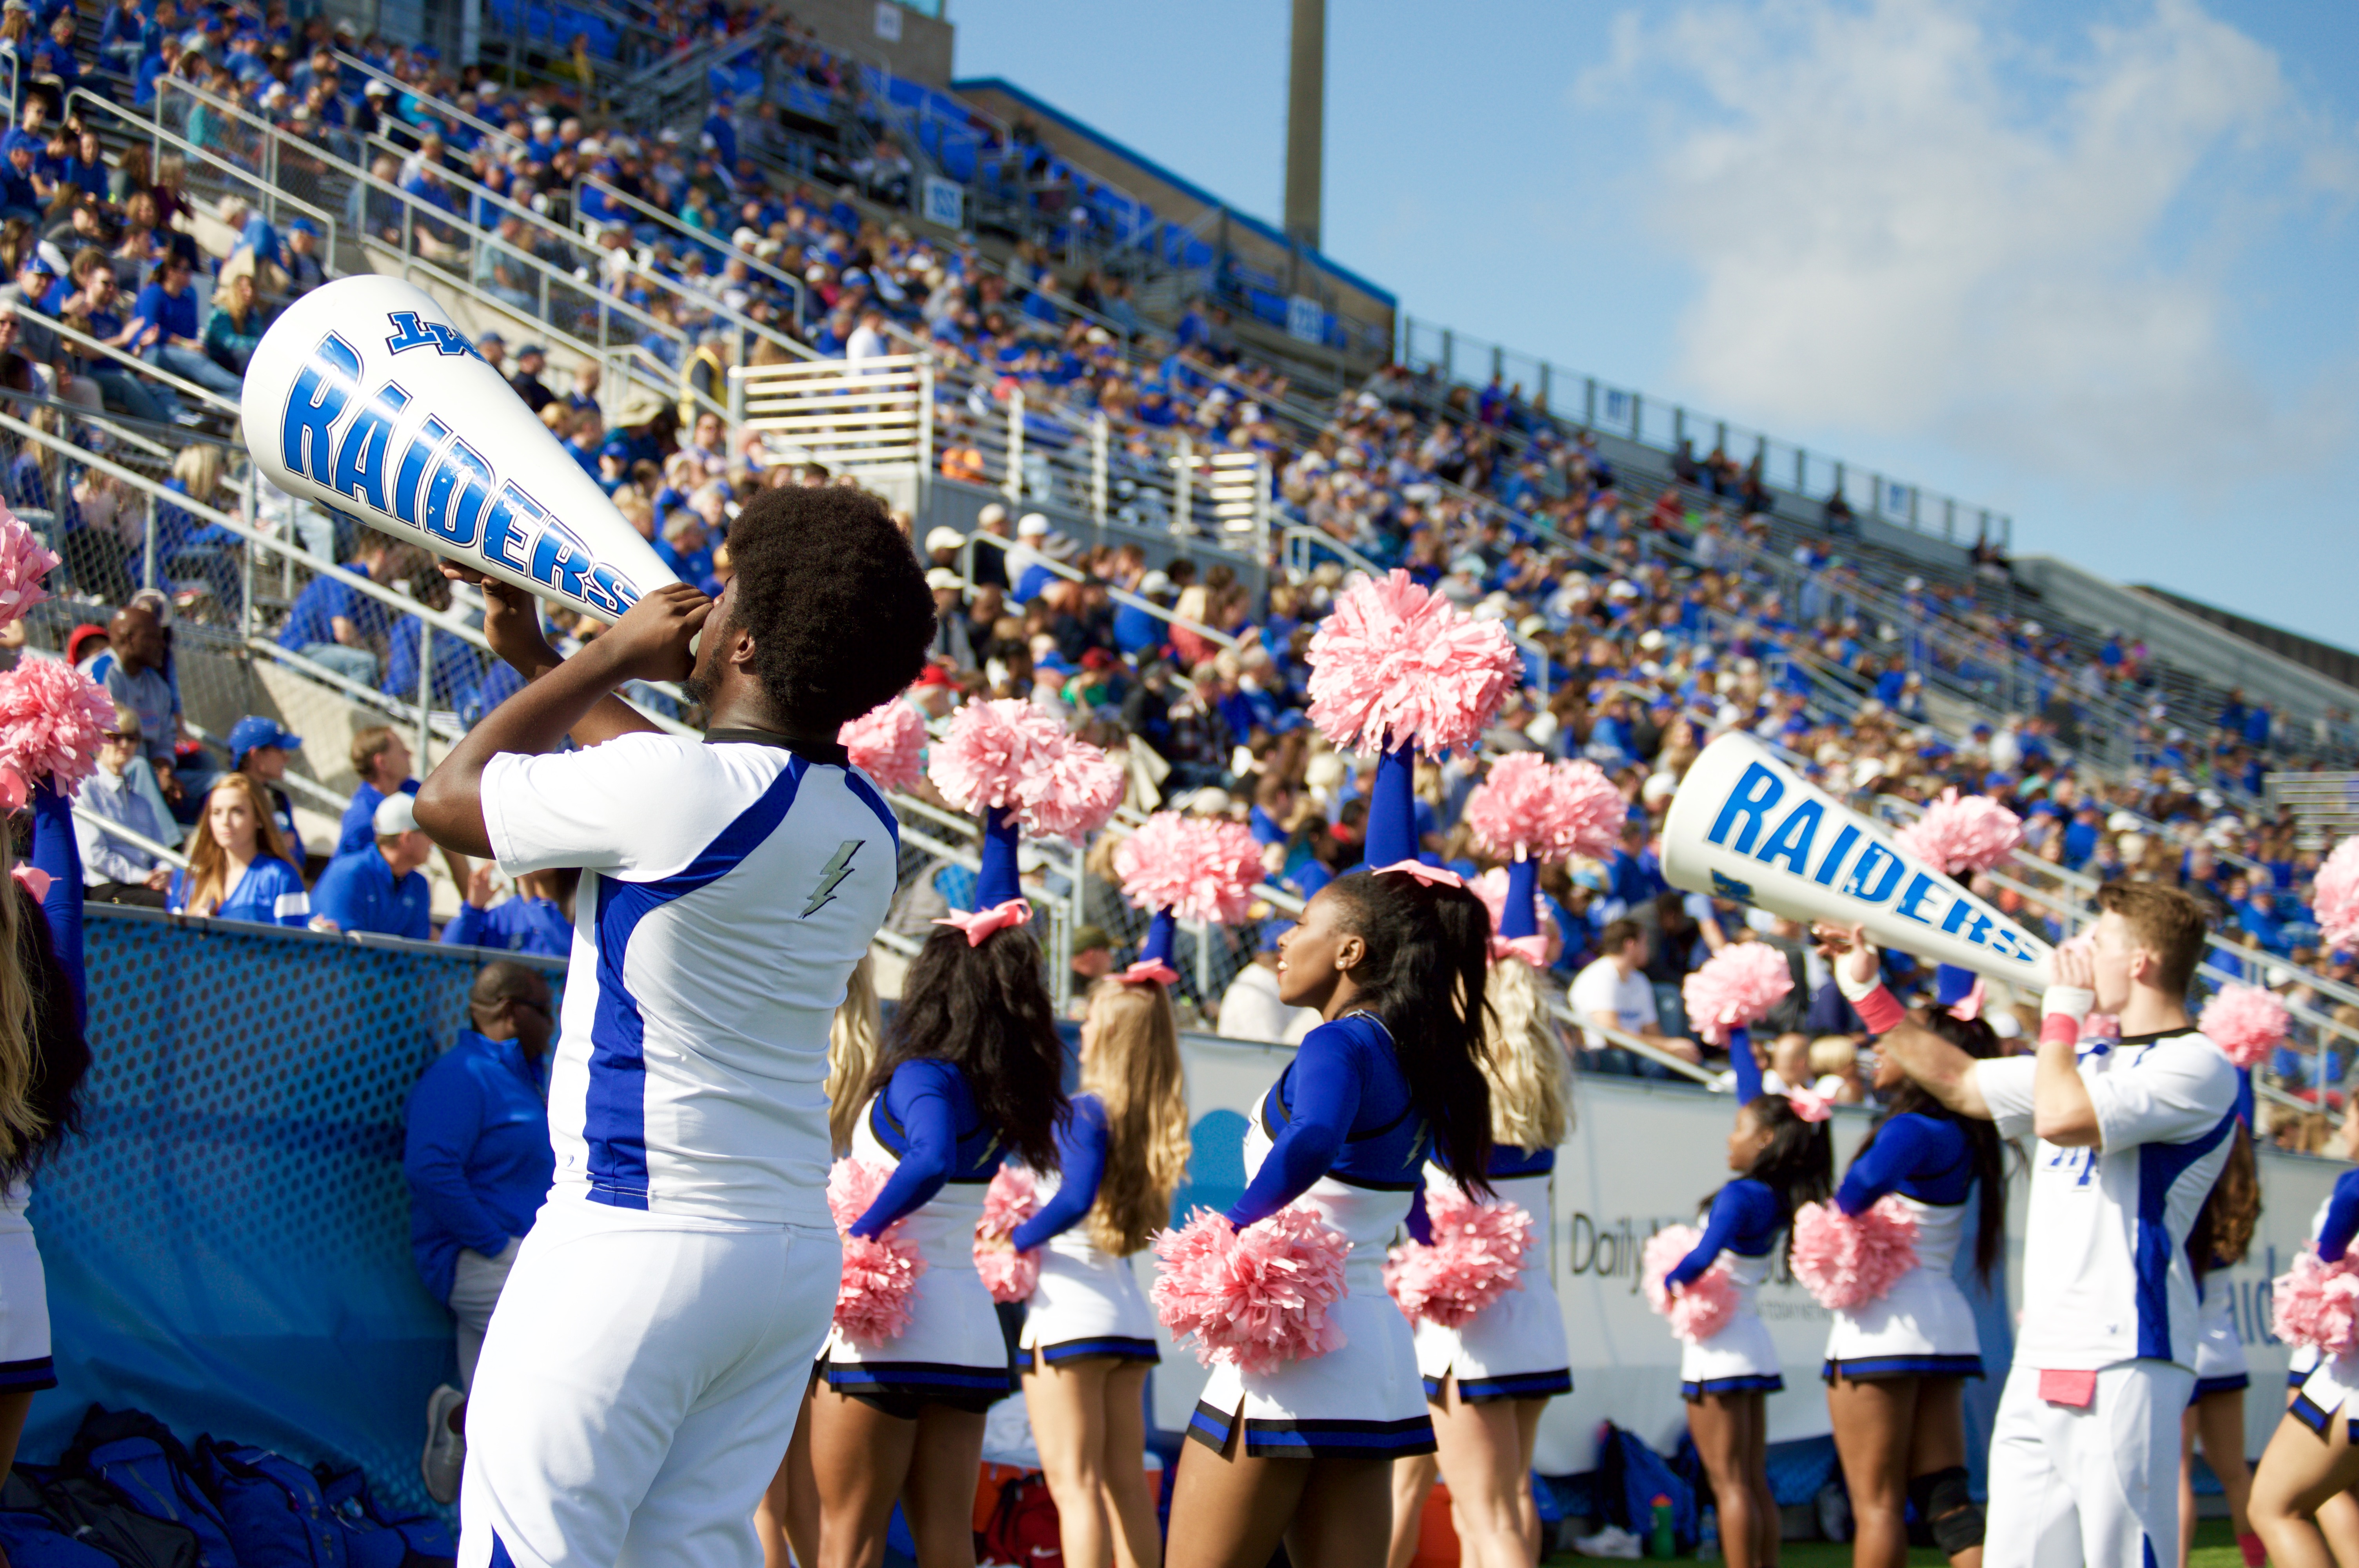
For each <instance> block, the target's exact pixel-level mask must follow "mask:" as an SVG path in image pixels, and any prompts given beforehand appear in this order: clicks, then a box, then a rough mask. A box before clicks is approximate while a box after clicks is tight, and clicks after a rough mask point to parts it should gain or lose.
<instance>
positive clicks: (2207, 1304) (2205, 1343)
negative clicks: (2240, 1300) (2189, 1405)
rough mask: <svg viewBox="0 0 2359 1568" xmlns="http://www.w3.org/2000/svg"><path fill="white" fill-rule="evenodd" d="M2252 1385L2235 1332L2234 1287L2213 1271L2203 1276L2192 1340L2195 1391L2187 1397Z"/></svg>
mask: <svg viewBox="0 0 2359 1568" xmlns="http://www.w3.org/2000/svg"><path fill="white" fill-rule="evenodd" d="M2252 1386H2253V1373H2252V1368H2250V1367H2249V1366H2248V1365H2247V1364H2246V1363H2245V1341H2244V1339H2243V1338H2242V1337H2241V1336H2239V1335H2238V1334H2237V1333H2236V1287H2235V1286H2234V1285H2233V1284H2231V1283H2229V1281H2227V1280H2226V1279H2224V1278H2223V1277H2222V1276H2221V1275H2220V1274H2219V1273H2217V1272H2216V1271H2215V1272H2213V1273H2210V1274H2206V1275H2204V1276H2203V1294H2202V1315H2201V1326H2200V1328H2199V1330H2198V1333H2197V1336H2196V1340H2195V1391H2194V1393H2193V1394H2191V1395H2190V1396H2189V1398H2190V1400H2200V1399H2201V1398H2202V1397H2203V1396H2204V1395H2206V1394H2223V1393H2227V1392H2229V1391H2230V1390H2234V1389H2249V1388H2251V1387H2252Z"/></svg>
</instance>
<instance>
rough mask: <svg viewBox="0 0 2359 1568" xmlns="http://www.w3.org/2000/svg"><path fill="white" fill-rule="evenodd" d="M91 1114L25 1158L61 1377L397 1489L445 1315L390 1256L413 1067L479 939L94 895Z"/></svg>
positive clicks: (415, 1479) (184, 1429) (464, 977)
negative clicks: (330, 931)
mask: <svg viewBox="0 0 2359 1568" xmlns="http://www.w3.org/2000/svg"><path fill="white" fill-rule="evenodd" d="M90 916H91V918H90V920H89V923H88V926H87V931H88V952H89V967H90V974H91V978H92V984H91V999H90V1000H91V1010H90V1013H91V1016H90V1042H91V1049H92V1058H93V1063H92V1069H91V1075H90V1077H89V1079H88V1081H87V1084H86V1086H85V1087H84V1088H83V1091H82V1106H83V1115H84V1119H85V1134H84V1136H83V1137H82V1138H80V1139H77V1140H73V1141H69V1142H68V1143H67V1144H66V1145H65V1147H64V1148H63V1150H62V1151H61V1152H60V1155H59V1157H58V1158H57V1160H56V1162H54V1163H53V1164H52V1165H50V1166H49V1168H48V1169H46V1170H44V1171H43V1172H42V1173H41V1174H40V1175H39V1176H38V1178H37V1179H36V1181H35V1183H34V1188H33V1202H32V1211H31V1212H32V1218H33V1224H34V1228H35V1232H36V1234H37V1235H38V1238H39V1240H40V1248H41V1259H42V1262H43V1265H44V1267H45V1268H46V1270H47V1271H48V1275H49V1314H50V1323H51V1334H52V1336H53V1339H54V1341H55V1346H56V1356H57V1365H58V1378H59V1387H58V1388H56V1389H55V1390H50V1391H49V1392H46V1393H42V1394H40V1395H38V1396H37V1397H36V1398H35V1399H34V1400H33V1411H32V1419H31V1421H30V1422H29V1424H28V1427H27V1433H26V1435H25V1440H24V1444H23V1453H24V1454H25V1455H26V1456H27V1457H28V1458H34V1459H48V1458H51V1457H54V1456H55V1455H56V1454H58V1453H59V1452H60V1450H61V1449H62V1448H63V1447H64V1446H65V1444H66V1443H67V1441H68V1440H69V1439H70V1438H71V1435H72V1433H73V1430H74V1428H75V1426H76V1425H77V1424H78V1423H79V1422H81V1420H82V1412H83V1411H85V1410H86V1409H87V1408H88V1407H89V1405H90V1404H91V1402H92V1401H93V1400H96V1401H99V1402H102V1403H104V1404H106V1405H109V1406H112V1407H116V1408H120V1407H123V1406H126V1405H129V1406H136V1407H138V1408H140V1409H143V1410H146V1411H149V1412H150V1413H152V1414H154V1415H156V1416H158V1418H160V1419H161V1420H162V1421H164V1422H166V1423H167V1424H168V1425H169V1426H170V1427H171V1428H172V1429H173V1430H174V1431H175V1432H177V1433H179V1434H180V1435H181V1436H182V1437H183V1438H193V1437H194V1436H196V1435H197V1434H198V1433H206V1432H210V1433H214V1434H216V1435H219V1436H224V1437H235V1438H238V1439H240V1440H243V1441H245V1442H248V1443H255V1444H261V1445H263V1446H265V1447H267V1448H272V1449H276V1450H277V1451H278V1452H280V1453H282V1454H287V1455H288V1457H290V1458H294V1459H299V1460H301V1461H303V1462H304V1463H306V1464H309V1463H310V1462H312V1461H315V1460H320V1459H330V1460H333V1461H335V1462H337V1463H339V1464H342V1465H360V1466H362V1467H363V1468H364V1470H366V1471H367V1473H368V1476H369V1480H370V1483H371V1485H372V1486H373V1487H375V1489H376V1491H377V1495H378V1496H379V1497H380V1498H384V1499H385V1500H386V1501H387V1502H389V1503H392V1504H394V1505H396V1506H397V1507H399V1508H401V1509H404V1510H406V1511H422V1510H425V1509H429V1508H430V1507H431V1505H430V1504H429V1501H428V1499H427V1498H426V1495H425V1491H424V1488H423V1487H422V1485H421V1483H420V1481H419V1473H418V1452H419V1444H420V1443H421V1442H422V1440H423V1438H424V1433H425V1416H426V1400H427V1396H428V1394H429V1392H430V1391H431V1390H432V1389H433V1388H434V1386H435V1384H436V1383H438V1382H441V1381H445V1380H450V1381H455V1380H456V1358H455V1353H454V1350H453V1347H452V1343H451V1318H450V1314H448V1312H446V1311H445V1310H444V1309H443V1307H442V1306H441V1304H440V1303H437V1302H436V1301H435V1300H434V1299H433V1298H432V1297H431V1296H429V1295H428V1294H427V1292H426V1289H425V1287H424V1286H423V1285H422V1284H420V1283H419V1279H418V1275H417V1272H416V1271H415V1269H414V1268H413V1266H412V1264H411V1261H410V1251H409V1192H408V1185H407V1184H405V1183H404V1182H403V1180H402V1175H401V1148H402V1109H403V1107H404V1105H405V1104H406V1102H407V1101H408V1096H409V1090H410V1087H411V1086H412V1085H413V1084H415V1083H416V1082H417V1080H418V1076H419V1073H421V1072H422V1071H424V1069H425V1067H426V1065H427V1064H428V1063H429V1062H430V1061H432V1060H433V1059H434V1057H435V1055H436V1054H438V1053H440V1051H441V1050H443V1049H444V1048H446V1047H447V1046H448V1045H449V1044H451V1040H452V1038H453V1036H454V1034H455V1032H456V1031H457V1030H458V1029H459V1028H460V1027H461V1026H462V1024H463V1023H464V1022H465V1020H466V991H467V987H468V984H469V983H470V982H471V981H472V980H473V977H474V973H475V970H476V968H478V967H479V966H480V965H481V964H482V963H483V962H484V960H485V959H486V958H488V957H511V955H507V954H499V955H491V954H486V953H484V952H482V951H480V950H477V949H474V948H462V947H451V948H435V947H430V946H424V945H421V944H413V943H394V942H382V941H370V942H366V943H356V942H354V941H352V940H350V939H347V938H342V937H332V936H317V935H311V934H310V933H308V932H295V931H275V930H270V929H267V928H264V927H258V926H246V925H204V924H201V923H188V924H183V923H179V922H175V921H172V920H169V919H167V918H165V917H163V916H160V915H154V914H147V912H144V911H128V910H115V909H111V908H104V907H101V906H95V905H93V906H92V908H91V910H90Z"/></svg>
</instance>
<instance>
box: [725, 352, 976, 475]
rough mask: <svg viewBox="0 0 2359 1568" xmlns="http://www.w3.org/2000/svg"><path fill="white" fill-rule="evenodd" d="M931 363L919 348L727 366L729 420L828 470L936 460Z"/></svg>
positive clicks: (921, 468) (927, 464)
mask: <svg viewBox="0 0 2359 1568" xmlns="http://www.w3.org/2000/svg"><path fill="white" fill-rule="evenodd" d="M933 406H934V369H933V362H932V360H931V359H929V358H928V357H927V356H925V355H922V354H891V355H886V356H884V357H881V358H877V359H871V360H863V361H861V362H859V363H857V364H853V363H848V362H844V361H843V360H810V361H805V362H800V363H795V364H771V365H738V366H735V367H733V368H732V369H731V371H730V372H729V425H730V427H731V429H732V430H733V431H735V430H758V431H762V432H764V433H765V437H766V444H767V445H770V446H771V447H772V448H773V449H774V450H776V449H780V448H783V449H785V450H784V451H783V452H782V453H781V454H780V456H781V458H782V460H787V461H802V460H816V461H819V462H822V463H825V464H826V465H827V467H828V470H829V471H830V472H836V471H840V470H850V471H852V472H854V473H857V472H861V471H863V470H870V469H900V470H914V471H915V472H916V473H919V474H930V473H931V472H932V471H933V466H934V446H933V438H934V420H933Z"/></svg>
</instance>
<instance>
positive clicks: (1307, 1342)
mask: <svg viewBox="0 0 2359 1568" xmlns="http://www.w3.org/2000/svg"><path fill="white" fill-rule="evenodd" d="M1351 1255H1352V1245H1351V1243H1350V1242H1348V1241H1346V1240H1344V1239H1343V1232H1341V1231H1339V1230H1336V1229H1333V1228H1332V1227H1330V1226H1328V1225H1327V1223H1326V1222H1325V1221H1323V1220H1321V1218H1320V1217H1319V1216H1318V1215H1317V1213H1315V1212H1314V1211H1312V1210H1310V1209H1308V1208H1302V1207H1296V1208H1287V1209H1280V1210H1279V1211H1278V1212H1277V1213H1276V1214H1274V1215H1271V1216H1270V1217H1268V1218H1267V1219H1265V1220H1263V1221H1261V1222H1260V1223H1259V1224H1257V1225H1249V1226H1247V1227H1245V1229H1243V1230H1237V1229H1234V1228H1233V1227H1231V1226H1230V1224H1229V1222H1228V1220H1227V1219H1226V1218H1224V1217H1222V1216H1221V1215H1218V1214H1215V1213H1213V1212H1212V1210H1211V1209H1205V1208H1200V1209H1198V1210H1197V1211H1196V1212H1195V1213H1194V1214H1192V1215H1190V1216H1189V1217H1188V1223H1187V1224H1185V1225H1183V1226H1181V1227H1180V1228H1179V1229H1177V1230H1167V1231H1164V1232H1163V1233H1162V1234H1160V1235H1159V1236H1158V1237H1157V1238H1155V1257H1156V1280H1155V1289H1154V1290H1153V1291H1152V1292H1149V1293H1150V1295H1151V1296H1152V1297H1153V1299H1154V1302H1155V1313H1156V1316H1157V1317H1158V1318H1160V1319H1161V1320H1162V1323H1163V1326H1164V1327H1165V1328H1168V1329H1169V1330H1170V1331H1171V1333H1172V1335H1173V1336H1174V1337H1184V1336H1188V1335H1194V1336H1195V1337H1196V1346H1195V1349H1196V1359H1197V1360H1198V1361H1200V1362H1201V1363H1203V1364H1204V1365H1205V1366H1207V1367H1209V1366H1211V1365H1212V1363H1214V1362H1215V1361H1224V1362H1229V1363H1233V1364H1234V1365H1235V1366H1236V1367H1238V1368H1241V1369H1242V1370H1244V1371H1247V1372H1274V1371H1276V1370H1277V1368H1280V1367H1282V1366H1284V1365H1286V1363H1288V1362H1289V1361H1302V1360H1308V1359H1309V1358H1310V1357H1313V1356H1324V1355H1326V1354H1327V1352H1329V1351H1330V1350H1338V1349H1341V1348H1342V1347H1343V1330H1342V1329H1341V1328H1338V1327H1337V1326H1335V1325H1334V1324H1332V1323H1331V1322H1329V1321H1328V1318H1327V1309H1328V1307H1330V1306H1331V1305H1332V1304H1333V1303H1336V1302H1339V1301H1341V1300H1343V1297H1344V1296H1345V1295H1346V1294H1347V1293H1348V1292H1349V1287H1348V1286H1347V1285H1346V1284H1345V1283H1344V1280H1343V1263H1344V1260H1346V1259H1348V1258H1349V1257H1350V1256H1351Z"/></svg>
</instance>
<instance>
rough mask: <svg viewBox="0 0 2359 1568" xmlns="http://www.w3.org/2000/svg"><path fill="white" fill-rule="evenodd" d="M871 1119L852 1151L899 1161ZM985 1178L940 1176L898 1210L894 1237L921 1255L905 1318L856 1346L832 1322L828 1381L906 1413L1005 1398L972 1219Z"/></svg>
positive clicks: (823, 1365)
mask: <svg viewBox="0 0 2359 1568" xmlns="http://www.w3.org/2000/svg"><path fill="white" fill-rule="evenodd" d="M869 1122H870V1115H869V1113H868V1112H866V1111H864V1112H863V1113H862V1115H861V1118H860V1127H859V1130H858V1131H857V1132H855V1133H854V1134H853V1141H852V1154H853V1158H854V1159H856V1160H870V1161H874V1162H876V1163H878V1164H881V1165H885V1166H887V1167H890V1166H892V1165H895V1164H897V1163H898V1159H897V1157H896V1156H895V1154H894V1153H893V1152H892V1151H891V1150H889V1149H887V1148H886V1147H885V1145H884V1144H883V1143H881V1142H879V1141H877V1139H876V1135H875V1132H874V1131H873V1130H871V1129H870V1126H869ZM988 1185H989V1183H988V1181H980V1182H946V1183H944V1184H942V1189H941V1191H940V1192H939V1193H937V1194H936V1195H934V1196H933V1197H932V1198H931V1199H930V1200H929V1201H928V1202H926V1203H925V1204H923V1205H921V1206H919V1207H918V1208H916V1209H913V1210H911V1211H910V1212H909V1213H908V1215H907V1216H905V1217H903V1218H902V1220H901V1230H900V1235H901V1237H902V1238H904V1239H906V1240H908V1241H911V1242H914V1243H915V1244H916V1245H917V1248H918V1251H919V1254H920V1255H921V1256H922V1257H923V1258H924V1259H925V1260H926V1271H925V1272H924V1273H923V1274H921V1275H919V1277H918V1282H917V1286H916V1288H915V1290H914V1291H913V1292H911V1299H910V1303H909V1326H908V1328H906V1329H904V1330H903V1331H902V1332H901V1334H900V1335H899V1336H898V1337H897V1338H893V1339H888V1340H886V1341H885V1342H884V1343H883V1344H881V1345H862V1344H859V1343H857V1342H856V1341H854V1340H853V1339H851V1338H849V1337H847V1336H845V1334H844V1332H843V1329H841V1328H831V1329H830V1330H829V1331H828V1336H827V1347H826V1349H825V1350H824V1351H822V1352H821V1359H820V1367H819V1372H820V1376H821V1378H823V1379H826V1381H827V1386H828V1387H829V1388H831V1389H833V1390H835V1391H836V1392H837V1393H840V1394H846V1395H849V1396H850V1397H852V1398H853V1399H856V1400H862V1401H863V1402H864V1403H867V1404H871V1405H874V1406H875V1407H876V1408H877V1409H878V1410H881V1411H884V1412H885V1413H886V1414H887V1415H893V1416H898V1417H900V1418H901V1419H902V1420H904V1421H914V1420H916V1419H917V1415H918V1411H919V1410H920V1409H921V1408H923V1407H924V1406H926V1405H929V1404H940V1405H949V1406H951V1407H952V1408H953V1409H957V1410H963V1411H984V1410H988V1409H989V1408H990V1407H991V1406H992V1405H993V1404H994V1403H995V1402H997V1401H998V1400H1004V1399H1006V1397H1007V1396H1008V1394H1009V1392H1010V1391H1011V1390H1012V1387H1013V1385H1012V1383H1011V1381H1010V1379H1009V1374H1008V1368H1007V1341H1006V1337H1005V1336H1002V1335H1001V1333H1000V1330H999V1314H997V1312H995V1310H994V1309H993V1306H992V1301H991V1292H989V1291H988V1290H986V1289H984V1283H983V1276H982V1275H980V1274H978V1273H976V1272H975V1268H974V1227H975V1222H976V1221H977V1220H979V1219H981V1218H982V1217H983V1197H984V1192H985V1190H986V1189H987V1187H988Z"/></svg>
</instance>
